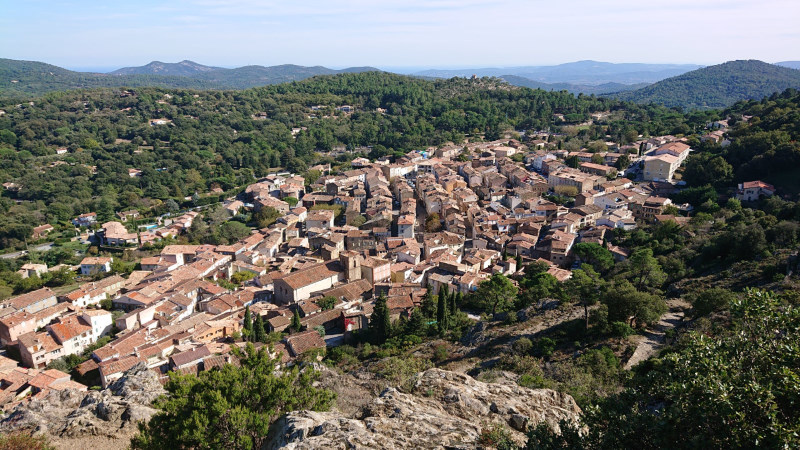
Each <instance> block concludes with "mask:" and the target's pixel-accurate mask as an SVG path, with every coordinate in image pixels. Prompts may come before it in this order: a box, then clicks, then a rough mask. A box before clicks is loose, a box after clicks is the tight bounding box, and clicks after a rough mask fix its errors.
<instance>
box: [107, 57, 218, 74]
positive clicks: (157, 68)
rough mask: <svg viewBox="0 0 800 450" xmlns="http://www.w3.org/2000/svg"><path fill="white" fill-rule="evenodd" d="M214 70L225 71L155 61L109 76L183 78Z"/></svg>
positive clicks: (198, 65) (194, 65) (195, 64)
mask: <svg viewBox="0 0 800 450" xmlns="http://www.w3.org/2000/svg"><path fill="white" fill-rule="evenodd" d="M213 70H224V69H223V68H222V67H212V66H204V65H202V64H198V63H196V62H194V61H189V60H183V61H181V62H177V63H165V62H161V61H153V62H151V63H149V64H146V65H144V66H138V67H123V68H122V69H117V70H115V71H113V72H109V75H137V74H138V75H176V76H181V77H186V76H192V75H195V74H197V73H202V72H210V71H213Z"/></svg>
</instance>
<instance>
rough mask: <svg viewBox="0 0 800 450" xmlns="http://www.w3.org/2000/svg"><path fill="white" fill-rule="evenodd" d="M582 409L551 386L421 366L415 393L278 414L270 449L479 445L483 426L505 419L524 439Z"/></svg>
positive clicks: (392, 392)
mask: <svg viewBox="0 0 800 450" xmlns="http://www.w3.org/2000/svg"><path fill="white" fill-rule="evenodd" d="M579 413H580V409H579V408H578V406H577V404H576V403H575V401H574V400H573V399H572V397H570V396H569V395H566V394H561V393H558V392H556V391H552V390H549V389H527V388H523V387H519V386H512V385H506V384H503V385H500V384H494V383H483V382H480V381H477V380H475V379H473V378H472V377H470V376H468V375H464V374H460V373H455V372H448V371H445V370H440V369H429V370H426V371H424V372H421V373H420V374H419V375H418V376H417V378H416V380H415V383H414V387H413V389H412V392H410V393H404V392H400V391H399V390H397V389H395V388H388V389H386V390H385V391H383V392H382V393H381V394H380V395H379V396H378V397H377V398H375V399H373V400H372V402H370V403H368V404H367V405H366V406H365V407H364V408H363V411H362V412H361V414H360V415H358V416H356V417H355V418H349V417H345V416H344V415H343V414H342V413H340V412H326V413H319V412H313V411H299V412H294V413H290V414H288V415H287V416H285V417H283V418H281V419H280V420H279V421H278V422H277V423H276V424H275V425H274V427H273V430H272V432H271V433H270V434H271V435H272V436H274V437H273V439H272V441H271V442H270V443H269V445H268V446H267V448H270V449H277V448H290V449H318V448H383V449H400V448H442V447H446V448H465V449H466V448H475V447H476V446H477V444H476V441H477V440H478V438H479V436H480V433H481V431H482V430H484V429H486V428H488V426H489V425H490V424H492V423H501V424H503V425H504V426H505V427H506V428H507V429H508V430H509V433H511V435H512V436H513V438H514V439H515V440H517V441H518V442H519V443H522V442H524V437H525V435H524V433H525V431H526V430H527V429H528V428H529V427H531V426H535V425H537V424H539V423H541V422H545V423H547V424H549V425H550V426H551V427H553V428H554V429H556V430H557V429H558V422H559V421H560V420H563V419H566V420H577V417H578V414H579Z"/></svg>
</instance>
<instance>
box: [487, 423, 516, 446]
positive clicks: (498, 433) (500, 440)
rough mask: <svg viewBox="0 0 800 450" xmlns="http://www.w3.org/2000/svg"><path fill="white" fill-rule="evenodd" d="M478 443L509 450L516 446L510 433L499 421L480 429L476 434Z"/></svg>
mask: <svg viewBox="0 0 800 450" xmlns="http://www.w3.org/2000/svg"><path fill="white" fill-rule="evenodd" d="M478 445H480V446H483V447H491V448H496V449H497V450H511V449H515V448H517V444H516V443H514V439H512V438H511V433H510V432H509V431H508V429H506V427H504V426H503V425H501V424H499V423H492V424H490V425H489V426H488V427H484V428H483V429H482V430H481V434H480V436H478Z"/></svg>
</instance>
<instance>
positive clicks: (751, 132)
mask: <svg viewBox="0 0 800 450" xmlns="http://www.w3.org/2000/svg"><path fill="white" fill-rule="evenodd" d="M726 112H727V113H728V114H730V115H732V116H734V117H736V116H739V117H741V116H740V115H743V116H753V117H752V118H751V119H750V120H748V121H747V122H744V121H738V122H734V126H733V129H732V131H731V132H730V133H729V134H730V136H731V138H732V143H731V145H730V146H728V147H726V148H725V149H724V150H723V151H722V153H721V155H722V156H723V157H724V158H725V160H726V161H727V162H728V163H729V164H730V165H731V166H732V167H733V169H734V174H735V179H734V181H749V180H756V179H763V180H765V181H768V182H772V183H774V184H775V185H776V186H779V187H782V188H784V190H787V191H789V192H798V191H800V92H798V91H797V90H795V89H787V90H786V91H784V92H782V93H780V94H775V95H772V96H770V97H769V98H767V99H763V100H760V101H749V102H741V103H737V104H736V105H734V106H732V107H731V108H730V109H729V110H727V111H726Z"/></svg>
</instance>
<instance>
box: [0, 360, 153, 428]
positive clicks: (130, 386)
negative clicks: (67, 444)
mask: <svg viewBox="0 0 800 450" xmlns="http://www.w3.org/2000/svg"><path fill="white" fill-rule="evenodd" d="M165 393H166V391H165V390H164V388H163V387H162V386H161V383H159V382H158V377H157V376H156V374H155V373H153V372H152V371H151V370H149V369H148V368H147V366H146V365H145V364H144V363H139V364H138V365H136V366H134V367H132V368H131V369H130V370H129V371H128V372H126V373H125V375H124V376H123V377H122V378H120V379H119V380H117V381H116V382H114V383H112V384H111V385H110V386H109V387H108V388H107V389H103V390H100V391H89V392H81V391H75V390H69V389H67V390H63V391H56V390H53V391H51V392H49V393H48V394H47V395H46V396H44V397H42V398H35V399H31V400H29V401H26V402H23V403H20V404H19V405H17V407H16V408H14V409H13V410H12V411H11V412H10V413H9V414H6V415H4V416H2V418H0V432H6V431H11V430H26V431H31V432H33V433H37V434H39V433H41V434H49V435H51V436H61V437H81V436H109V437H117V436H119V435H120V433H123V434H124V433H128V432H133V431H135V430H136V424H137V423H138V422H139V421H147V420H150V417H151V416H152V415H153V414H155V412H156V410H155V409H153V408H152V407H151V406H150V405H151V404H152V403H153V400H155V399H156V398H157V397H158V396H159V395H162V394H165Z"/></svg>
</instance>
